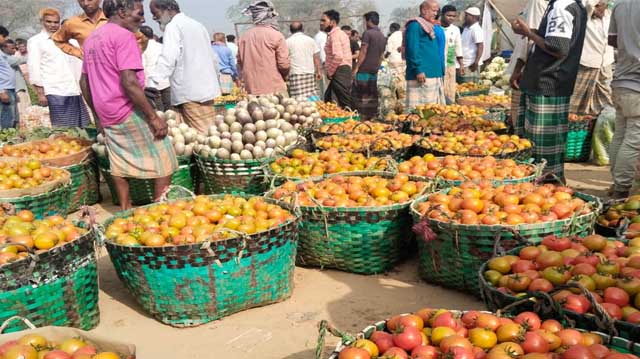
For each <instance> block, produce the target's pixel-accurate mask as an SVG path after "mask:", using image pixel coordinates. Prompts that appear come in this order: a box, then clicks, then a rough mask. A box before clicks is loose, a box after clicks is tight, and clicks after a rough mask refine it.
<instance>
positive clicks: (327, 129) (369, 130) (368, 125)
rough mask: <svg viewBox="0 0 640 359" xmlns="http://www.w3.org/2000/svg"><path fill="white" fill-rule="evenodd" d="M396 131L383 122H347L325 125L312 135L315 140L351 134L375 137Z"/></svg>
mask: <svg viewBox="0 0 640 359" xmlns="http://www.w3.org/2000/svg"><path fill="white" fill-rule="evenodd" d="M395 129H396V127H394V126H393V125H391V124H386V123H381V122H373V121H357V120H347V121H344V122H342V123H329V124H324V125H322V126H320V127H318V128H316V129H315V130H313V132H312V135H313V137H314V138H320V137H324V136H330V135H343V134H350V133H358V134H366V135H373V134H381V133H385V132H391V131H394V130H395Z"/></svg>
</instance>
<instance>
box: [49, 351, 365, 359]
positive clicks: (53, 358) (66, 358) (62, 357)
mask: <svg viewBox="0 0 640 359" xmlns="http://www.w3.org/2000/svg"><path fill="white" fill-rule="evenodd" d="M74 355H75V353H74ZM43 359H71V355H69V354H67V352H64V351H62V350H52V351H50V352H48V353H47V354H45V355H44V357H43ZM363 359H365V358H364V357H363Z"/></svg>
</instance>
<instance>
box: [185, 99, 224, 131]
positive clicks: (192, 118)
mask: <svg viewBox="0 0 640 359" xmlns="http://www.w3.org/2000/svg"><path fill="white" fill-rule="evenodd" d="M178 110H180V114H181V115H182V119H183V120H184V122H185V123H186V124H187V125H189V126H191V127H193V128H195V129H196V130H197V131H198V132H200V133H204V134H207V133H209V127H210V126H211V125H212V124H213V120H214V118H215V116H216V111H215V109H214V107H213V100H211V101H207V102H203V103H199V102H186V103H183V104H182V105H179V106H178Z"/></svg>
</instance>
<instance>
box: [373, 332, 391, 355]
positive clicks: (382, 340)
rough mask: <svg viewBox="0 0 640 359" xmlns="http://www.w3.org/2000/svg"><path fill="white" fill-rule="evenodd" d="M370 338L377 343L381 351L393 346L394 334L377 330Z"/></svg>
mask: <svg viewBox="0 0 640 359" xmlns="http://www.w3.org/2000/svg"><path fill="white" fill-rule="evenodd" d="M369 340H371V341H372V342H374V343H375V344H376V346H377V347H378V351H379V352H380V353H384V352H386V351H387V350H388V349H389V348H391V347H393V335H391V334H389V333H387V332H383V331H375V332H373V333H372V334H371V338H369Z"/></svg>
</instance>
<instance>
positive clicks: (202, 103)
mask: <svg viewBox="0 0 640 359" xmlns="http://www.w3.org/2000/svg"><path fill="white" fill-rule="evenodd" d="M149 7H150V9H151V13H152V14H153V19H154V20H155V21H157V22H158V23H159V24H160V26H161V27H164V28H165V30H164V35H163V43H162V53H161V54H160V58H159V59H158V63H157V64H156V69H155V71H154V72H153V73H152V74H151V75H150V76H149V81H150V84H147V86H148V87H152V88H156V89H157V86H158V84H160V83H162V82H163V81H166V80H169V83H170V84H171V105H172V106H175V107H176V108H177V109H178V110H179V111H180V114H181V115H182V118H183V119H184V121H185V122H186V123H187V124H188V125H189V126H191V127H193V128H195V129H196V130H198V132H200V133H207V132H208V131H209V126H210V125H211V124H212V123H213V119H214V117H215V109H214V108H213V99H214V98H216V97H218V96H220V83H219V82H218V73H217V70H216V67H217V66H218V59H217V57H216V55H215V54H214V52H213V49H212V48H211V42H210V40H209V39H210V37H209V33H208V32H207V29H205V27H204V26H202V24H200V23H199V22H197V21H195V20H193V19H192V18H190V17H188V16H187V15H185V14H184V13H181V12H180V6H179V5H178V3H177V2H176V1H175V0H151V3H150V5H149Z"/></svg>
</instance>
